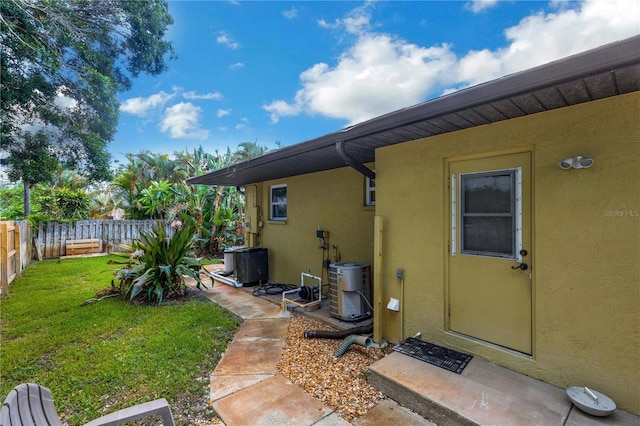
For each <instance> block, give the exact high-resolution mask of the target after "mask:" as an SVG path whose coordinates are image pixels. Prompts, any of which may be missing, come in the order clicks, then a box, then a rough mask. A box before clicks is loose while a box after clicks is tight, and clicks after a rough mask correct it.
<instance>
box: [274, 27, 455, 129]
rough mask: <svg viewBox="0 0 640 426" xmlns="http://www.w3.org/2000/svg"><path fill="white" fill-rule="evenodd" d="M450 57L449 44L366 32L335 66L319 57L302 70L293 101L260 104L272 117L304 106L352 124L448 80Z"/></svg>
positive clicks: (415, 99) (415, 98)
mask: <svg viewBox="0 0 640 426" xmlns="http://www.w3.org/2000/svg"><path fill="white" fill-rule="evenodd" d="M454 63H455V55H454V54H453V53H452V52H451V50H450V48H449V46H446V45H444V46H434V47H429V48H424V47H420V46H417V45H415V44H411V43H407V42H406V41H404V40H399V39H394V38H392V37H391V36H389V35H377V34H367V35H365V36H362V37H360V39H359V40H358V43H357V44H356V45H355V46H353V47H352V48H351V49H350V50H348V51H346V52H344V53H343V54H342V55H341V56H340V58H339V59H338V64H337V65H336V66H335V67H333V68H331V67H330V66H329V65H327V64H325V63H319V64H316V65H314V66H313V67H311V68H309V69H308V70H306V71H304V72H303V73H302V74H301V75H300V80H301V81H302V85H303V88H302V89H301V90H299V91H298V93H297V94H296V97H295V101H294V102H293V103H292V104H289V103H287V102H285V101H283V100H277V101H274V102H272V103H270V104H269V105H265V106H264V109H265V110H267V111H268V112H269V113H270V114H271V120H272V122H277V121H278V119H279V117H280V116H287V115H297V114H299V113H300V112H302V111H305V112H308V113H320V114H322V115H325V116H328V117H333V118H346V119H347V120H349V122H350V124H353V123H357V122H360V121H363V120H366V119H368V118H371V117H373V116H376V115H379V114H382V113H384V112H388V111H392V110H395V109H398V108H402V107H403V106H406V105H410V104H414V103H417V102H419V101H420V100H421V97H422V96H423V94H424V93H426V92H428V91H430V90H433V89H434V88H436V87H437V85H438V84H442V82H448V80H449V79H448V75H449V73H448V72H449V71H450V69H451V67H452V66H453V64H454Z"/></svg>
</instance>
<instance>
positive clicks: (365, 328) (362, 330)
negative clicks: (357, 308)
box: [304, 324, 373, 339]
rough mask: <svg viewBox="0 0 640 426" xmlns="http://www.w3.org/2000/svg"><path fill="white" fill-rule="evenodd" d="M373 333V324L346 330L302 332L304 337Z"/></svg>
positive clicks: (337, 336) (329, 337) (332, 336)
mask: <svg viewBox="0 0 640 426" xmlns="http://www.w3.org/2000/svg"><path fill="white" fill-rule="evenodd" d="M371 333H373V324H371V325H362V326H360V327H353V328H350V329H348V330H341V331H326V330H309V331H305V332H304V337H305V338H306V339H344V338H345V337H348V336H350V335H352V334H371Z"/></svg>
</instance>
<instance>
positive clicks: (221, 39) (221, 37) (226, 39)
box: [216, 31, 241, 50]
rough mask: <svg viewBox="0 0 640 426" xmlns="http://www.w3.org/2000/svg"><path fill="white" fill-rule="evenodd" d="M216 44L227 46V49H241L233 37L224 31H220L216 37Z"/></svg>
mask: <svg viewBox="0 0 640 426" xmlns="http://www.w3.org/2000/svg"><path fill="white" fill-rule="evenodd" d="M216 42H217V43H218V44H222V45H223V46H227V47H228V48H229V49H234V50H235V49H239V48H240V47H241V45H240V43H238V42H237V41H235V40H234V39H233V37H232V36H231V35H230V34H229V33H227V32H226V31H220V33H219V34H218V37H216Z"/></svg>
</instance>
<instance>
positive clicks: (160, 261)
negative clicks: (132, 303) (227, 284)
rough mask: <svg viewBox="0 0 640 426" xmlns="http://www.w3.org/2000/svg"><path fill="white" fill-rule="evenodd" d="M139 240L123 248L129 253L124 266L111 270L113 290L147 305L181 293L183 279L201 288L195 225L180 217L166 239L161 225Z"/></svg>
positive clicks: (186, 218)
mask: <svg viewBox="0 0 640 426" xmlns="http://www.w3.org/2000/svg"><path fill="white" fill-rule="evenodd" d="M140 235H141V237H140V240H137V241H134V243H133V244H132V245H131V246H130V247H127V248H129V250H130V252H131V254H130V255H129V260H128V261H127V262H126V263H125V265H124V266H123V267H121V268H119V269H117V270H116V271H114V279H113V280H112V281H111V286H112V287H113V288H117V289H119V291H120V293H121V294H122V295H123V296H124V297H125V298H128V299H129V300H133V299H135V298H136V297H140V298H142V300H143V301H147V302H157V303H160V302H162V300H163V299H165V298H169V297H176V296H183V295H184V294H185V290H186V285H185V276H188V277H191V278H193V279H194V280H195V281H196V286H197V288H201V286H202V287H205V285H204V284H203V283H202V280H201V279H200V275H199V271H200V269H201V268H202V264H201V263H200V261H199V260H197V259H196V258H194V257H191V256H193V254H194V236H195V223H194V222H193V220H192V219H190V218H189V217H186V216H185V217H183V223H182V224H181V225H180V227H179V228H178V229H177V230H176V232H175V233H174V234H173V236H171V237H169V236H168V234H167V230H166V227H165V226H164V224H162V223H157V224H156V225H154V226H153V228H152V230H151V232H148V233H146V232H141V234H140Z"/></svg>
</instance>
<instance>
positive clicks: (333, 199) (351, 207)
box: [245, 165, 374, 291]
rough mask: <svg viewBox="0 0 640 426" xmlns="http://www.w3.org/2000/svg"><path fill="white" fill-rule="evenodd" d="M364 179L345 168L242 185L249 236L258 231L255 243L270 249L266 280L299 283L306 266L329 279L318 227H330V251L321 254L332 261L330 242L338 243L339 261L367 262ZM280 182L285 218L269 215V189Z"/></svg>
mask: <svg viewBox="0 0 640 426" xmlns="http://www.w3.org/2000/svg"><path fill="white" fill-rule="evenodd" d="M369 166H370V167H372V165H369ZM364 182H365V178H364V177H363V176H362V175H361V174H360V173H358V172H357V171H355V170H353V169H352V168H349V167H345V168H341V169H337V170H330V171H326V172H319V173H312V174H308V175H303V176H296V177H291V178H286V179H279V180H274V181H269V182H263V183H260V184H257V185H249V186H247V187H246V188H245V195H246V206H247V209H246V210H247V215H246V217H247V221H248V222H249V223H250V227H249V230H250V232H251V233H252V235H251V239H252V240H256V234H259V237H258V238H259V241H258V240H256V241H257V242H258V243H259V244H256V245H260V246H262V247H266V248H267V249H269V278H270V279H271V280H273V281H276V282H279V283H286V284H300V273H301V272H306V271H308V270H311V273H312V274H314V275H317V276H322V277H323V283H325V284H326V283H328V274H327V270H326V269H322V259H323V250H321V249H320V245H321V242H320V240H318V239H317V238H316V231H317V229H318V226H320V228H321V229H322V230H324V231H328V232H329V239H328V243H329V251H328V252H325V253H324V256H325V257H326V256H327V255H329V257H330V261H331V263H333V262H335V255H336V250H335V249H334V248H333V246H337V250H338V252H339V253H340V257H341V259H340V261H342V262H344V261H357V262H365V263H369V264H371V262H372V257H373V217H374V208H373V207H365V206H364V184H365V183H364ZM280 184H286V185H287V220H286V222H276V221H270V220H269V188H270V186H272V185H280ZM256 191H257V193H258V197H257V198H256ZM260 224H262V227H259V225H260ZM325 291H326V289H325Z"/></svg>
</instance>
